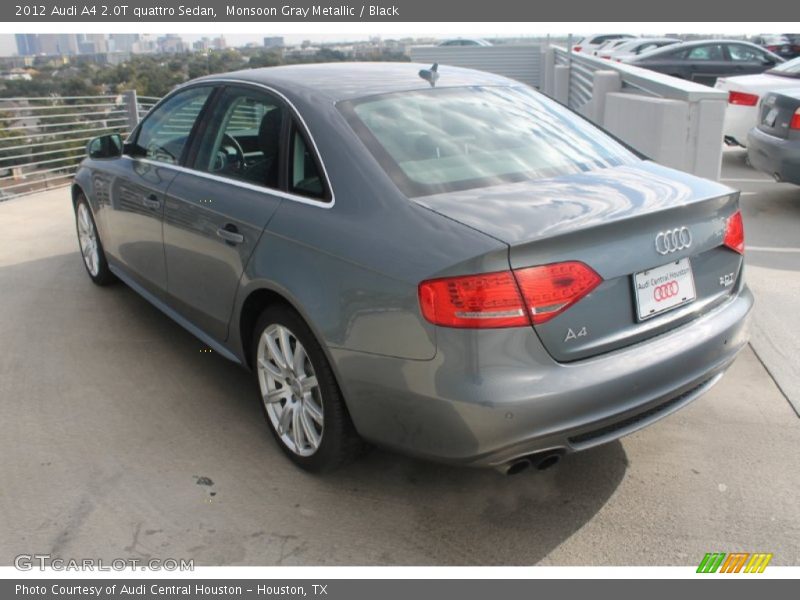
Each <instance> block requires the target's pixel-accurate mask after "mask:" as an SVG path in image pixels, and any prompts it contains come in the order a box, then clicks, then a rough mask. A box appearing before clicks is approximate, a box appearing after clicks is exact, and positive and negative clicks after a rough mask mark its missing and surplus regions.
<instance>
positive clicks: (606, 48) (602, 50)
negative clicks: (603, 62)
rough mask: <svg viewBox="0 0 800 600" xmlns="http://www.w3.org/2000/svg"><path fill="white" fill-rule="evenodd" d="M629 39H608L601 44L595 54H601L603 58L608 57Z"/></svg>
mask: <svg viewBox="0 0 800 600" xmlns="http://www.w3.org/2000/svg"><path fill="white" fill-rule="evenodd" d="M627 41H628V38H618V39H616V40H608V41H607V42H606V43H605V44H602V45H600V46H599V47H598V48H597V50H595V51H594V55H595V56H601V57H602V58H608V57H609V56H610V55H611V53H612V52H613V51H614V50H615V49H617V48H619V47H620V46H621V45H622V44H624V43H625V42H627Z"/></svg>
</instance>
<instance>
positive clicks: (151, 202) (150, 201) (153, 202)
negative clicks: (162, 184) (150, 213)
mask: <svg viewBox="0 0 800 600" xmlns="http://www.w3.org/2000/svg"><path fill="white" fill-rule="evenodd" d="M142 204H144V205H145V206H146V207H147V208H161V200H159V199H158V196H156V195H155V194H150V195H149V196H147V197H145V199H144V200H142Z"/></svg>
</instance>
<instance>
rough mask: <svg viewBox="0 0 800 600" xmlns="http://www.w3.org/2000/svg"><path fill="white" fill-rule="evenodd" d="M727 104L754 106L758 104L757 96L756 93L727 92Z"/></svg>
mask: <svg viewBox="0 0 800 600" xmlns="http://www.w3.org/2000/svg"><path fill="white" fill-rule="evenodd" d="M728 104H737V105H739V106H755V105H756V104H758V96H757V95H756V94H745V93H744V92H733V91H731V92H728Z"/></svg>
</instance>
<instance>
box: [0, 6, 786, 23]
mask: <svg viewBox="0 0 800 600" xmlns="http://www.w3.org/2000/svg"><path fill="white" fill-rule="evenodd" d="M798 14H799V13H798V10H797V4H796V0H761V1H760V2H758V3H757V4H754V3H753V2H752V1H743V0H728V1H725V2H720V1H716V2H714V1H711V0H700V1H699V2H698V1H697V0H670V1H669V2H642V1H641V0H610V1H608V0H607V1H602V2H601V1H598V0H573V1H572V2H552V1H550V2H544V1H539V2H536V1H527V2H526V1H522V0H491V1H486V0H449V1H441V0H440V1H438V2H430V1H429V0H393V1H387V0H370V2H368V3H366V2H342V3H333V2H332V3H319V2H313V1H311V0H284V1H275V0H260V1H259V0H245V1H240V0H196V1H193V0H187V2H186V3H177V2H158V1H150V0H140V1H136V0H119V1H117V2H114V1H105V2H91V1H88V2H87V1H78V2H76V1H74V0H36V1H34V2H25V3H20V2H11V3H6V2H3V3H2V4H0V18H1V19H2V21H10V22H14V21H16V22H34V23H35V22H58V21H70V22H122V21H125V22H156V21H168V22H169V21H174V22H187V21H188V22H192V21H195V22H225V21H229V22H234V21H263V22H288V21H294V22H346V21H351V22H354V21H375V22H392V21H395V22H454V21H457V22H504V21H514V22H519V21H536V22H569V21H580V22H583V23H586V22H593V21H597V22H611V21H615V22H623V21H625V22H642V21H695V22H720V23H724V22H748V23H751V22H753V21H759V20H776V19H777V20H780V21H782V22H785V21H786V20H791V19H793V18H794V17H795V16H796V15H798Z"/></svg>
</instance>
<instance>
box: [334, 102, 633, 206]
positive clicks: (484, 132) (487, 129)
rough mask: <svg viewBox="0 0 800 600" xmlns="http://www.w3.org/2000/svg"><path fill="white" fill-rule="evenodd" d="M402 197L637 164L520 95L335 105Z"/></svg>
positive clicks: (577, 123) (555, 109)
mask: <svg viewBox="0 0 800 600" xmlns="http://www.w3.org/2000/svg"><path fill="white" fill-rule="evenodd" d="M339 109H340V110H341V111H342V113H343V114H344V116H345V117H346V118H347V120H348V122H349V123H350V125H351V126H352V127H353V129H354V131H355V132H356V134H357V135H358V136H359V137H360V138H361V140H362V141H363V142H364V144H365V145H366V146H367V147H368V148H369V149H370V151H371V152H372V153H373V155H374V156H375V158H376V159H377V160H378V162H379V163H380V164H381V166H382V167H383V168H384V170H385V171H386V172H387V173H388V174H389V176H390V177H391V178H392V179H393V181H394V182H395V183H396V184H397V186H398V187H399V188H400V189H401V191H403V193H405V194H406V195H407V196H422V195H429V194H436V193H442V192H448V191H456V190H464V189H470V188H477V187H486V186H491V185H497V184H500V183H508V182H515V181H524V180H529V179H540V178H545V177H557V176H561V175H567V174H571V173H579V172H584V171H590V170H593V169H600V168H605V167H611V166H616V165H620V164H624V163H631V162H636V161H637V160H638V158H637V157H636V156H635V155H634V154H633V153H631V152H630V151H628V150H627V149H626V148H624V147H623V146H622V145H621V144H619V143H617V142H616V141H614V140H613V139H612V138H610V137H609V136H608V135H606V134H605V133H603V132H602V131H601V130H600V129H598V128H597V127H595V126H594V125H591V124H590V123H588V122H587V121H585V120H584V119H582V118H580V117H578V116H577V115H575V114H573V113H571V112H570V111H569V110H567V109H565V108H564V107H562V106H561V105H559V104H557V103H556V102H554V101H552V100H549V99H547V98H545V97H544V96H542V95H540V94H537V93H535V92H533V91H530V90H528V89H527V88H515V87H468V88H440V89H429V90H422V91H414V92H400V93H393V94H386V95H381V96H371V97H368V98H362V99H358V100H351V101H347V102H342V103H340V104H339Z"/></svg>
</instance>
